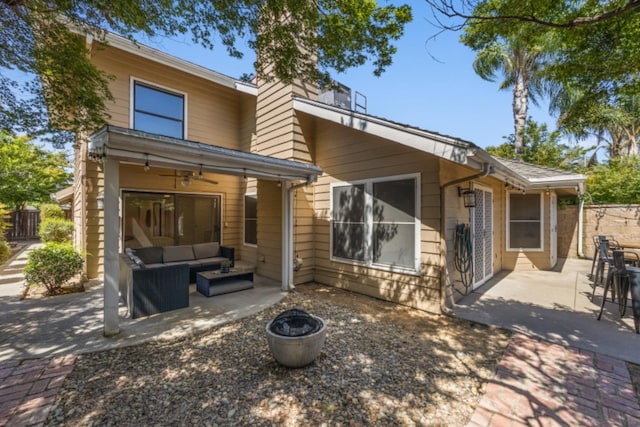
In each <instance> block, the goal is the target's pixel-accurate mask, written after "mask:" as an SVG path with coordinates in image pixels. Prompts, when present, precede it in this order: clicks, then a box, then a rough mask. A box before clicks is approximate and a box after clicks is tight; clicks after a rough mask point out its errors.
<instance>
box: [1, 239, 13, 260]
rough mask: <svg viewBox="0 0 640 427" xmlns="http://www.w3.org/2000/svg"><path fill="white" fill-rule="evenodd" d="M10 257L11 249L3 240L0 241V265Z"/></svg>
mask: <svg viewBox="0 0 640 427" xmlns="http://www.w3.org/2000/svg"><path fill="white" fill-rule="evenodd" d="M9 257H11V248H10V247H9V244H8V243H7V242H5V241H4V240H0V264H2V263H4V262H5V261H6V260H8V259H9Z"/></svg>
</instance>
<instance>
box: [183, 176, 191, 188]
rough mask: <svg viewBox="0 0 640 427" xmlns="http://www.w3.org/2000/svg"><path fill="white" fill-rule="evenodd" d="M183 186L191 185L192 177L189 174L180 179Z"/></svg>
mask: <svg viewBox="0 0 640 427" xmlns="http://www.w3.org/2000/svg"><path fill="white" fill-rule="evenodd" d="M180 183H181V184H182V186H183V187H188V186H190V185H191V179H190V178H189V177H188V176H183V177H182V181H180Z"/></svg>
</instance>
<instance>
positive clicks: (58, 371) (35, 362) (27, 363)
mask: <svg viewBox="0 0 640 427" xmlns="http://www.w3.org/2000/svg"><path fill="white" fill-rule="evenodd" d="M75 359H76V357H75V356H73V355H68V356H63V357H56V358H53V359H28V360H16V361H13V360H9V361H6V362H0V426H5V425H6V426H11V427H22V426H39V425H42V424H43V423H44V421H45V420H46V419H47V415H48V414H49V410H50V409H51V406H52V404H53V402H54V400H55V396H56V394H57V393H58V389H59V388H60V386H61V385H62V383H63V381H64V379H65V378H66V377H67V375H68V374H69V373H70V372H71V371H72V370H73V363H74V361H75Z"/></svg>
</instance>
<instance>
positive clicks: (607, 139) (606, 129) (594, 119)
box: [552, 88, 640, 160]
mask: <svg viewBox="0 0 640 427" xmlns="http://www.w3.org/2000/svg"><path fill="white" fill-rule="evenodd" d="M552 107H553V108H554V109H555V110H556V111H558V112H559V113H560V119H559V120H558V124H559V126H560V128H561V129H562V130H563V131H564V132H566V133H569V134H572V135H575V136H576V137H577V138H579V139H586V138H588V137H595V138H596V139H597V141H598V146H597V149H600V148H604V149H606V151H607V154H608V157H609V158H614V157H625V156H633V155H636V154H638V144H639V143H640V139H639V138H640V98H638V97H637V96H636V95H630V96H628V95H624V94H623V95H621V96H618V97H616V98H613V99H609V98H605V99H594V98H593V97H588V96H584V95H583V94H582V93H581V91H580V90H577V89H576V90H573V91H567V89H566V88H565V89H564V90H563V94H562V96H559V97H558V98H557V99H556V102H555V103H554V104H552ZM595 155H596V152H594V154H593V156H594V160H595Z"/></svg>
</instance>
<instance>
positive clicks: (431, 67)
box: [141, 0, 555, 147]
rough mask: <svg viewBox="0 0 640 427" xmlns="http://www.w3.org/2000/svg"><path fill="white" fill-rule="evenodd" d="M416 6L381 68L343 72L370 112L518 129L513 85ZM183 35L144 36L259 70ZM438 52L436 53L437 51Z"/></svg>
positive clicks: (474, 133) (496, 133) (215, 64)
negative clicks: (502, 84) (483, 72)
mask: <svg viewBox="0 0 640 427" xmlns="http://www.w3.org/2000/svg"><path fill="white" fill-rule="evenodd" d="M401 2H402V1H401V0H399V1H394V2H393V3H396V4H398V3H401ZM405 2H407V3H409V4H411V6H412V8H413V15H414V20H413V22H411V23H410V24H409V25H408V26H407V27H406V29H405V35H404V36H403V38H402V39H401V40H400V41H399V42H397V46H398V53H397V54H396V56H395V58H394V63H393V65H392V66H391V67H389V68H388V70H387V71H386V72H385V73H384V74H383V75H382V76H381V77H375V76H374V75H373V72H372V70H373V68H372V67H371V66H366V65H365V66H363V67H360V68H357V69H351V70H349V71H348V72H347V73H344V74H336V75H335V77H336V80H337V81H339V82H340V83H343V84H345V85H346V86H348V87H350V88H351V90H352V91H356V90H357V91H358V92H360V93H362V94H364V95H365V96H366V97H367V107H368V109H367V112H368V113H369V114H372V115H375V116H380V117H384V118H387V119H389V120H393V121H397V122H401V123H406V124H409V125H412V126H417V127H420V128H423V129H427V130H430V131H434V132H439V133H443V134H446V135H450V136H454V137H458V138H462V139H465V140H468V141H471V142H473V143H475V144H477V145H479V146H481V147H486V146H489V145H499V144H501V143H502V142H503V138H502V137H503V136H506V135H509V134H511V133H513V115H512V111H511V99H512V98H511V92H510V91H499V90H498V83H491V82H487V81H485V80H482V79H481V78H480V77H478V76H477V75H476V74H475V73H474V71H473V68H472V63H473V60H474V58H475V54H474V52H473V51H472V50H470V49H469V48H467V47H465V46H464V45H462V44H461V43H460V42H459V41H458V38H459V34H457V33H443V34H440V35H438V37H437V38H436V39H435V40H429V39H430V37H431V36H433V35H434V34H435V33H436V32H437V29H436V28H435V27H433V26H432V25H431V24H430V23H429V22H427V19H430V18H431V11H430V9H429V8H428V6H427V5H426V2H425V1H424V0H405ZM188 40H189V39H188V38H187V37H185V38H184V39H182V40H178V39H167V38H159V39H155V40H148V39H147V40H141V42H142V43H144V44H147V45H149V46H152V47H154V48H157V49H160V50H163V51H165V52H167V53H170V54H172V55H175V56H178V57H180V58H183V59H185V60H188V61H191V62H194V63H197V64H199V65H202V66H205V67H207V68H210V69H213V70H215V71H218V72H221V73H223V74H227V75H229V76H231V77H236V78H237V77H239V76H240V75H242V74H243V73H250V72H252V70H253V60H254V55H253V53H252V52H250V51H248V50H245V51H244V52H245V58H244V59H242V60H237V59H234V58H231V57H229V56H228V55H227V53H226V51H225V50H224V48H223V47H220V48H219V49H215V50H214V51H208V50H204V49H201V48H198V47H197V46H192V45H191V43H190V42H189V41H188ZM432 56H433V57H435V58H436V59H437V61H436V60H435V59H433V58H432ZM529 114H530V115H531V116H532V117H533V118H534V120H536V121H539V122H545V123H548V125H549V130H553V129H555V124H554V123H555V120H554V118H553V117H550V116H549V115H548V114H547V109H546V105H543V106H541V108H536V107H535V106H533V105H530V106H529Z"/></svg>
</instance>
